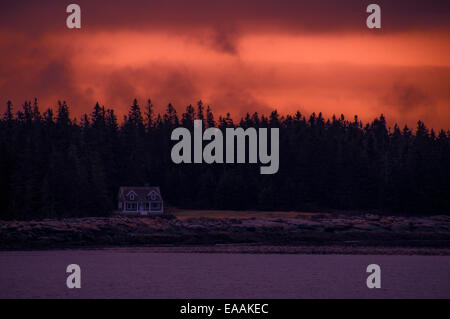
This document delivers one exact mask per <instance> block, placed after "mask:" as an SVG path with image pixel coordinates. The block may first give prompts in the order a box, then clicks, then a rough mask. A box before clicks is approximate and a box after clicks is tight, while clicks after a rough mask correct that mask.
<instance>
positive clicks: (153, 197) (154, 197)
mask: <svg viewBox="0 0 450 319" xmlns="http://www.w3.org/2000/svg"><path fill="white" fill-rule="evenodd" d="M149 197H150V200H158V195H156V193H155V192H152V193H151V194H150V196H149Z"/></svg>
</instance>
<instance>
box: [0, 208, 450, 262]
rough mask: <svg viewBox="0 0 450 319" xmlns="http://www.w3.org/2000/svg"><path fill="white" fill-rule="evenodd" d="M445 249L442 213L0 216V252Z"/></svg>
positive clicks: (447, 233)
mask: <svg viewBox="0 0 450 319" xmlns="http://www.w3.org/2000/svg"><path fill="white" fill-rule="evenodd" d="M122 247H127V248H129V249H132V248H142V249H150V250H153V251H170V252H194V253H196V252H199V253H203V252H206V253H210V252H211V253H278V254H292V253H306V254H334V253H337V254H377V253H380V254H420V255H427V254H432V255H450V253H449V252H450V216H430V217H399V216H378V215H363V216H345V215H338V216H334V217H329V216H324V215H317V216H315V215H312V216H286V217H283V218H279V217H276V218H275V217H273V218H268V217H261V218H256V217H252V218H245V219H244V218H241V219H239V218H205V217H200V218H182V219H180V218H175V217H172V218H170V216H166V217H161V216H153V217H124V216H113V217H104V218H99V217H89V218H71V219H63V220H43V221H8V222H7V221H0V251H20V250H22V251H23V250H55V249H56V250H58V249H59V250H60V249H108V248H114V249H121V248H122Z"/></svg>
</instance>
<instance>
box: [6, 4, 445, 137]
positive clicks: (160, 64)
mask: <svg viewBox="0 0 450 319" xmlns="http://www.w3.org/2000/svg"><path fill="white" fill-rule="evenodd" d="M70 3H77V4H79V5H80V6H81V10H82V15H81V16H82V28H81V29H80V30H75V29H73V30H70V29H68V28H67V27H66V18H67V16H68V14H67V13H66V7H67V5H69V4H70ZM370 3H377V4H379V5H380V6H381V9H382V29H381V30H369V29H367V27H366V22H365V21H366V18H367V16H368V14H367V13H366V7H367V5H369V4H370ZM0 18H1V19H0V39H1V41H0V52H1V53H0V56H1V63H0V102H1V103H2V106H1V108H0V109H1V110H3V109H4V107H5V105H6V101H7V100H12V101H13V103H14V105H15V107H16V109H17V107H18V106H20V105H21V104H22V103H23V102H24V100H31V99H34V97H37V98H38V99H39V101H40V105H41V108H47V107H50V106H54V105H55V104H56V102H57V101H58V100H66V101H67V102H68V104H69V106H70V107H71V109H72V112H73V115H74V116H80V115H81V114H82V113H83V112H90V111H91V109H92V107H93V105H94V104H95V102H96V101H99V102H100V104H103V105H105V106H106V107H112V108H114V109H116V111H117V112H118V113H119V115H123V114H125V113H126V111H127V109H128V107H129V105H130V104H131V102H132V100H133V98H135V97H137V98H138V100H139V101H140V102H141V104H145V100H146V99H148V98H151V99H152V101H153V103H154V104H155V105H156V107H157V110H158V111H162V110H163V109H164V108H165V106H166V105H167V104H168V103H169V102H172V103H173V104H174V105H175V107H176V108H177V110H178V111H179V112H181V111H183V110H184V109H185V107H186V105H188V104H194V103H196V102H197V101H198V100H200V99H201V100H203V101H204V102H205V103H207V104H210V105H211V106H212V107H213V110H214V111H215V112H216V113H221V114H224V113H226V112H231V113H232V114H233V115H234V116H235V117H237V116H241V115H243V114H245V113H246V112H255V111H258V112H260V113H261V112H262V113H267V112H269V111H270V110H272V109H273V108H277V109H278V110H279V111H280V112H281V113H283V114H286V113H289V112H295V111H296V110H300V111H301V112H302V113H304V114H310V113H311V112H316V113H318V112H323V113H324V115H325V116H326V117H328V116H331V115H333V114H337V115H340V114H341V113H343V114H345V115H346V116H347V117H349V118H352V117H353V115H355V114H358V115H359V116H360V117H361V118H362V119H363V120H372V119H373V118H374V117H376V116H378V115H379V114H381V113H384V114H385V115H386V116H387V118H388V120H389V123H390V124H392V123H394V122H398V123H399V124H401V125H404V124H409V125H411V126H415V123H416V122H417V120H419V119H421V120H423V121H425V122H426V123H427V124H428V126H431V127H434V128H436V129H441V128H443V129H450V1H448V0H445V1H439V0H434V1H425V0H420V1H417V0H396V1H387V0H384V1H381V0H376V1H375V0H373V1H356V0H345V1H331V0H329V1H325V0H315V1H301V0H295V1H291V0H277V1H268V0H258V1H256V0H254V1H250V0H240V1H234V0H228V1H213V0H209V1H206V0H176V1H173V0H169V1H151V0H147V1H140V0H128V1H122V0H119V1H104V0H73V1H72V2H70V1H54V0H53V1H51V0H44V1H24V0H15V1H8V0H5V1H2V2H1V4H0Z"/></svg>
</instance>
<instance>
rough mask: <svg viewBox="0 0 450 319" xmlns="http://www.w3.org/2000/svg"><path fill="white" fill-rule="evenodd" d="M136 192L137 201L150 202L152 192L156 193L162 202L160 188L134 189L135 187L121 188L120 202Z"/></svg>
mask: <svg viewBox="0 0 450 319" xmlns="http://www.w3.org/2000/svg"><path fill="white" fill-rule="evenodd" d="M130 192H134V193H135V194H136V196H137V198H135V200H136V201H148V199H147V196H148V195H150V194H151V193H152V192H156V194H158V196H159V198H161V200H162V196H161V191H160V190H159V187H149V186H145V187H134V186H124V187H120V189H119V196H118V197H119V200H122V201H124V200H126V198H125V197H126V196H127V195H128V194H129V193H130Z"/></svg>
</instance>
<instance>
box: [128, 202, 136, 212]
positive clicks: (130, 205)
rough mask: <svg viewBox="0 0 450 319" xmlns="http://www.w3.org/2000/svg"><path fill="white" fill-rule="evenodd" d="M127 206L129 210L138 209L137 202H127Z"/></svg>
mask: <svg viewBox="0 0 450 319" xmlns="http://www.w3.org/2000/svg"><path fill="white" fill-rule="evenodd" d="M126 208H127V211H129V212H135V211H137V204H136V203H127V205H126Z"/></svg>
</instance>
